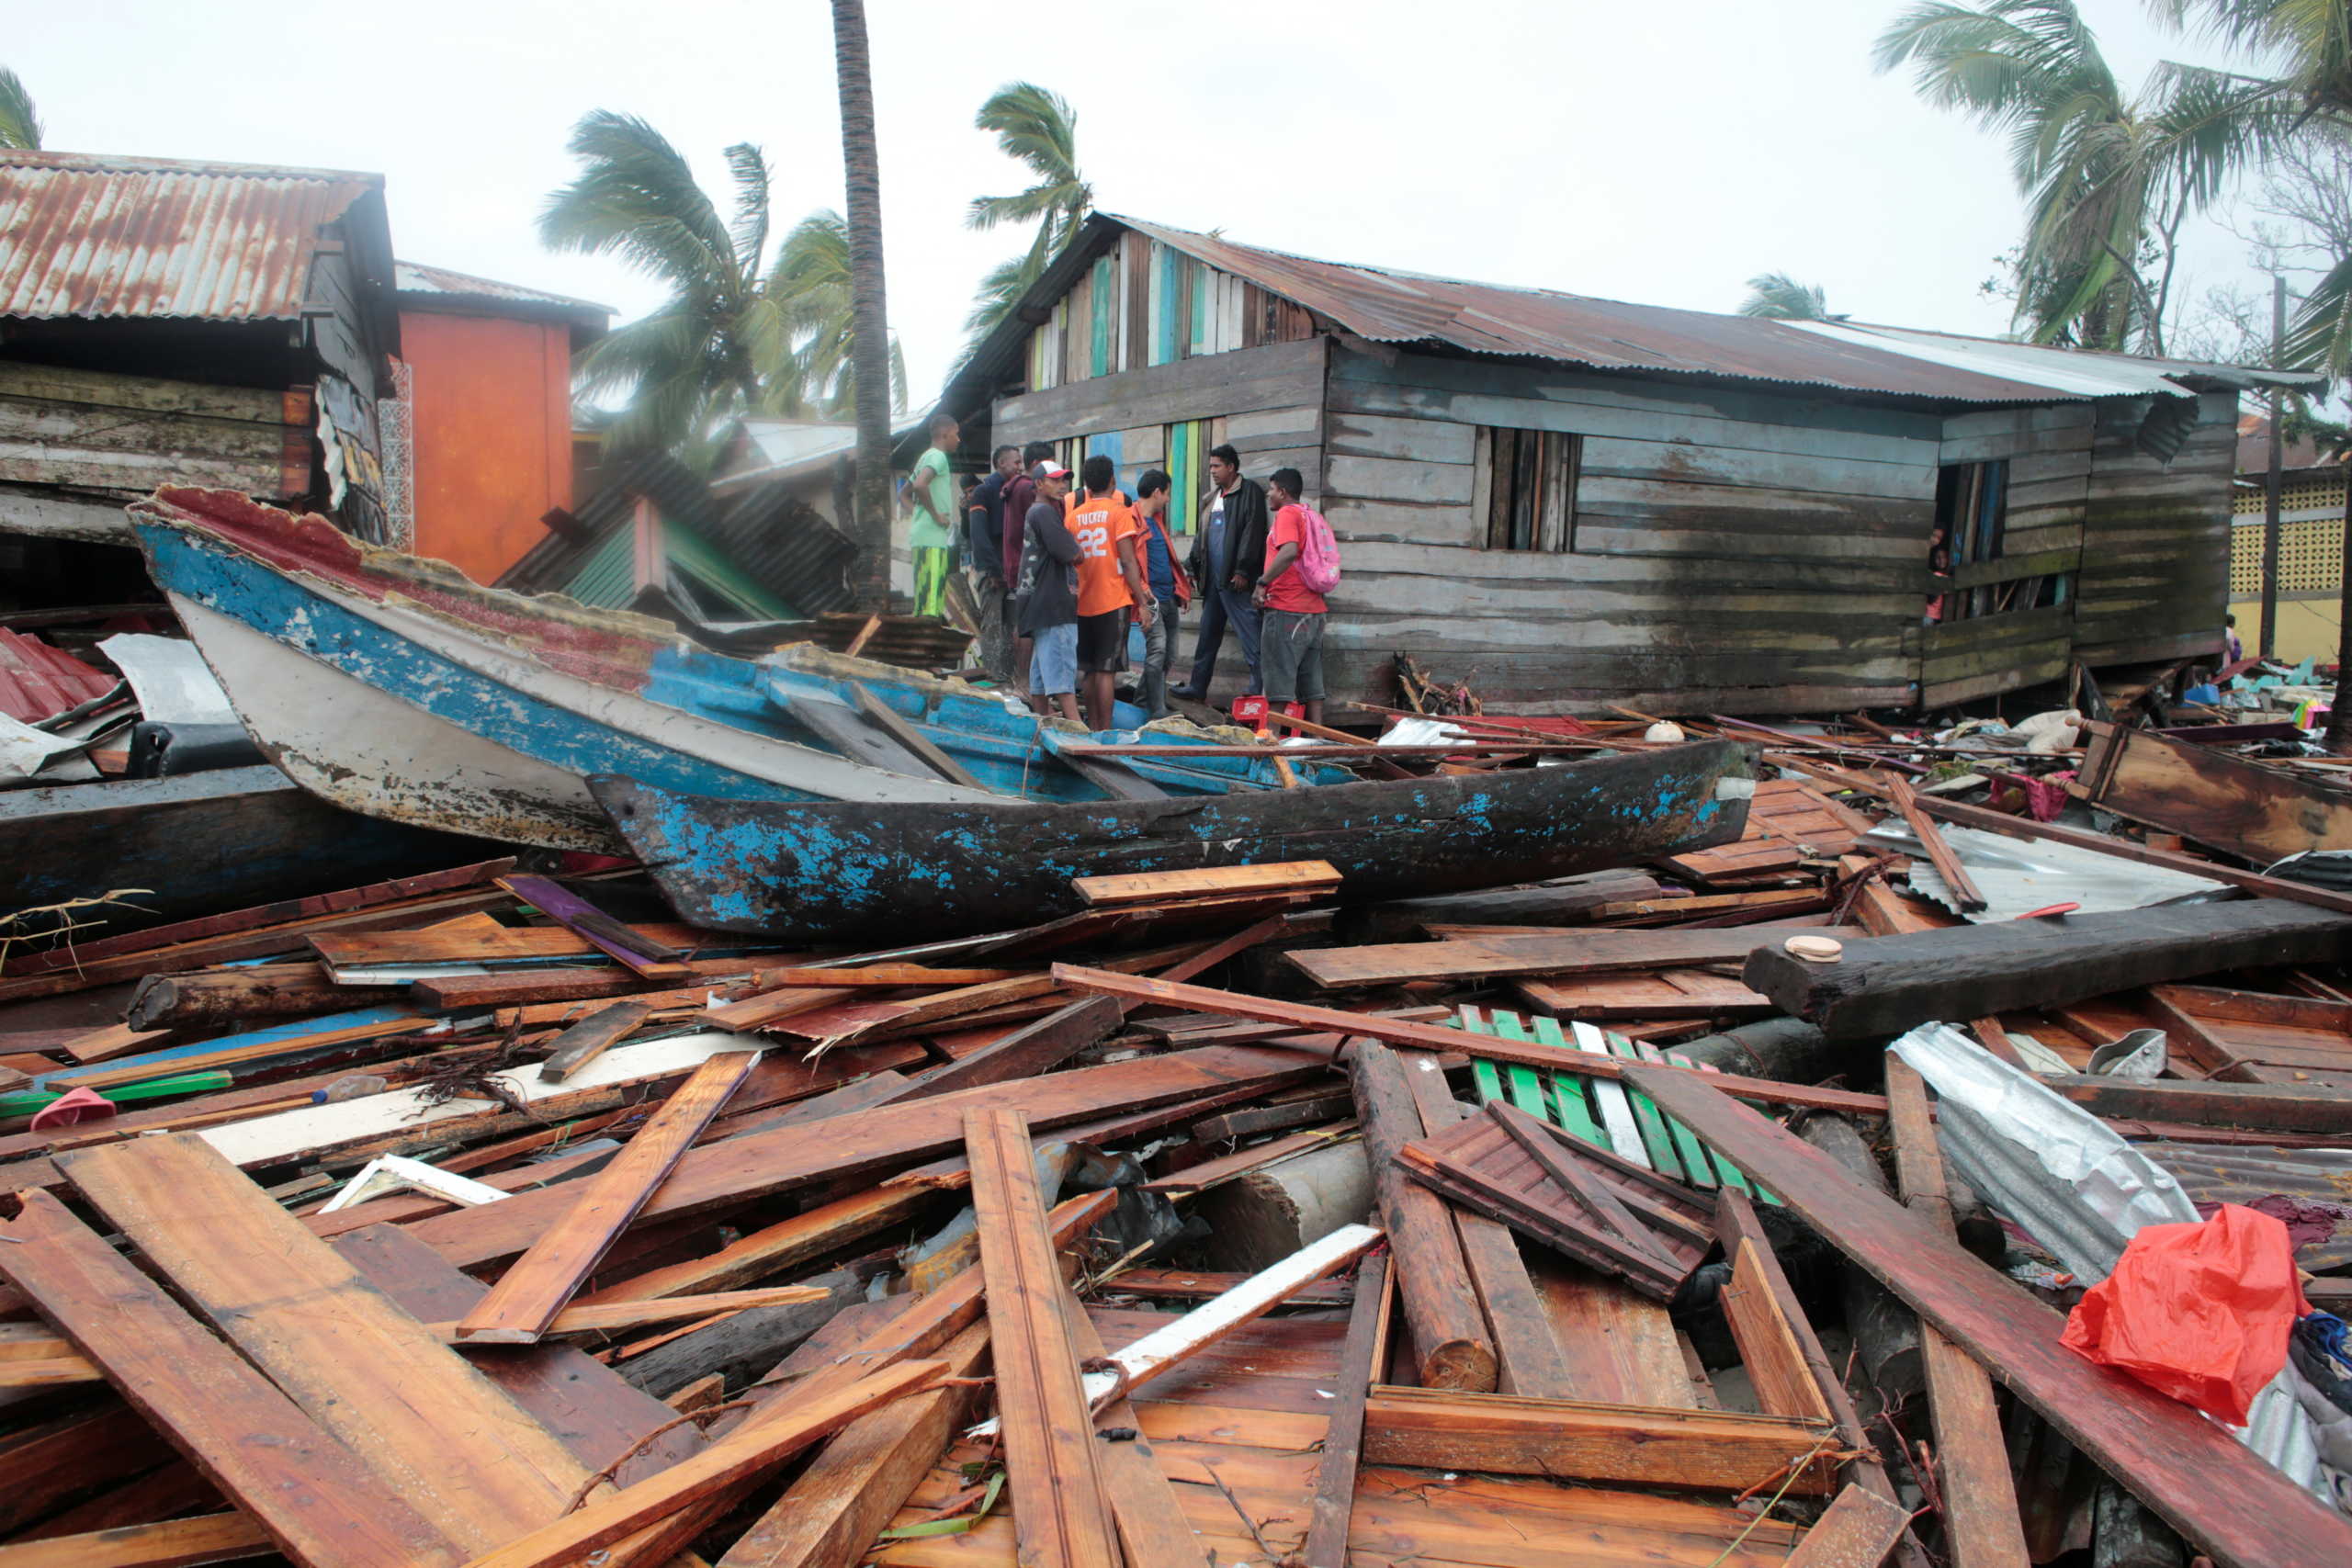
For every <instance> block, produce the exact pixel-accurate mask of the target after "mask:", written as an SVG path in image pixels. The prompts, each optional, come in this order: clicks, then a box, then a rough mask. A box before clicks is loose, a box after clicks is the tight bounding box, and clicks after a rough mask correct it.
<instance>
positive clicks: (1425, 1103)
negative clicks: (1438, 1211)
mask: <svg viewBox="0 0 2352 1568" xmlns="http://www.w3.org/2000/svg"><path fill="white" fill-rule="evenodd" d="M1397 1055H1398V1058H1399V1059H1400V1061H1401V1062H1402V1063H1403V1065H1404V1067H1405V1082H1406V1084H1407V1086H1408V1088H1409V1089H1411V1091H1412V1095H1413V1101H1414V1104H1415V1106H1416V1107H1417V1108H1418V1109H1419V1111H1420V1113H1421V1126H1422V1129H1423V1130H1424V1132H1425V1133H1442V1132H1443V1131H1445V1130H1446V1129H1447V1128H1449V1127H1452V1126H1454V1125H1456V1124H1458V1123H1459V1122H1462V1121H1464V1119H1465V1118H1467V1117H1469V1116H1471V1115H1474V1114H1475V1112H1474V1111H1471V1109H1470V1108H1469V1107H1468V1106H1466V1105H1464V1104H1463V1103H1462V1102H1461V1101H1460V1100H1456V1099H1454V1098H1453V1090H1452V1089H1449V1088H1447V1087H1446V1082H1445V1074H1444V1073H1442V1072H1441V1071H1439V1070H1438V1066H1437V1062H1436V1060H1435V1059H1434V1058H1433V1057H1431V1056H1430V1055H1427V1054H1426V1053H1424V1052H1419V1051H1413V1052H1399V1053H1397ZM1446 1208H1447V1209H1448V1210H1449V1211H1450V1212H1451V1213H1452V1217H1453V1232H1454V1235H1456V1236H1457V1237H1459V1238H1460V1240H1461V1243H1462V1261H1463V1264H1464V1267H1466V1268H1467V1269H1469V1271H1470V1283H1471V1285H1472V1286H1473V1287H1474V1288H1475V1289H1476V1291H1477V1292H1478V1310H1479V1311H1480V1312H1482V1313H1484V1314H1486V1318H1487V1334H1488V1336H1489V1337H1491V1339H1492V1341H1493V1343H1494V1347H1495V1354H1496V1356H1497V1357H1498V1358H1499V1365H1498V1368H1497V1370H1496V1373H1495V1386H1496V1387H1497V1388H1498V1389H1499V1390H1501V1391H1502V1392H1503V1393H1521V1394H1526V1395H1529V1396H1530V1397H1532V1398H1536V1399H1566V1398H1568V1397H1570V1395H1571V1393H1572V1392H1573V1390H1572V1386H1571V1374H1570V1373H1569V1371H1568V1362H1567V1358H1566V1355H1564V1354H1563V1353H1562V1351H1561V1349H1560V1342H1559V1340H1558V1338H1557V1337H1555V1335H1554V1334H1553V1332H1552V1323H1551V1319H1550V1317H1549V1316H1548V1315H1547V1314H1545V1313H1544V1303H1543V1301H1542V1299H1541V1298H1540V1297H1538V1296H1537V1295H1536V1293H1535V1281H1534V1280H1532V1279H1531V1278H1530V1277H1529V1276H1528V1272H1527V1260H1526V1259H1525V1258H1521V1256H1520V1252H1519V1239H1518V1238H1517V1237H1516V1236H1514V1235H1511V1233H1510V1227H1509V1226H1507V1225H1505V1224H1501V1223H1500V1222H1499V1221H1497V1220H1495V1219H1492V1218H1489V1217H1488V1216H1487V1215H1485V1214H1482V1213H1476V1212H1475V1211H1473V1210H1471V1209H1470V1208H1468V1207H1466V1206H1464V1205H1463V1204H1459V1203H1448V1204H1446Z"/></svg>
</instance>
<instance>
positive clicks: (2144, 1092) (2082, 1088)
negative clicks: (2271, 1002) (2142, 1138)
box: [2038, 1074, 2352, 1136]
mask: <svg viewBox="0 0 2352 1568" xmlns="http://www.w3.org/2000/svg"><path fill="white" fill-rule="evenodd" d="M2038 1081H2039V1082H2040V1083H2041V1085H2042V1086H2043V1087H2044V1088H2045V1089H2051V1090H2052V1091H2053V1092H2055V1093H2057V1094H2059V1095H2061V1096H2063V1097H2064V1098H2065V1099H2067V1100H2072V1101H2074V1102H2075V1104H2076V1105H2079V1106H2081V1107H2082V1108H2083V1109H2084V1110H2086V1111H2090V1112H2091V1113H2092V1114H2093V1115H2095V1116H2107V1117H2117V1118H2121V1119H2124V1120H2127V1121H2148V1122H2192V1123H2201V1124H2204V1125H2207V1126H2213V1127H2243V1128H2246V1129H2248V1130H2250V1131H2254V1132H2278V1133H2315V1134H2327V1135H2334V1136H2342V1135H2345V1134H2352V1089H2334V1088H2331V1087H2329V1086H2327V1085H2325V1084H2269V1083H2212V1082H2210V1081H2209V1082H2204V1083H2198V1082H2193V1081H2187V1080H2183V1079H2180V1078H2155V1079H2153V1080H2151V1081H2149V1082H2146V1083H2136V1082H2133V1081H2132V1080H2131V1079H2129V1078H2113V1077H2093V1076H2091V1075H2088V1074H2074V1075H2070V1076H2066V1077H2059V1076H2057V1075H2054V1074H2053V1075H2052V1076H2051V1077H2044V1078H2041V1079H2040V1080H2038Z"/></svg>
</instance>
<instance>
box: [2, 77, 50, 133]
mask: <svg viewBox="0 0 2352 1568" xmlns="http://www.w3.org/2000/svg"><path fill="white" fill-rule="evenodd" d="M0 149H6V150H12V151H16V152H40V116H39V115H37V114H35V113H34V112H33V96H32V95H31V94H30V93H28V92H27V91H25V84H24V82H23V80H22V79H21V78H19V77H18V76H17V73H15V72H14V71H11V70H9V69H8V68H7V67H6V66H5V65H0Z"/></svg>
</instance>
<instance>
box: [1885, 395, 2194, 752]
mask: <svg viewBox="0 0 2352 1568" xmlns="http://www.w3.org/2000/svg"><path fill="white" fill-rule="evenodd" d="M2095 418H2096V414H2095V412H2094V411H2093V409H2092V406H2091V405H2089V404H2087V403H2061V404H2057V405H2055V406H2051V407H2043V408H2022V409H1986V410H1984V411H1981V412H1974V413H1960V414H1953V415H1951V416H1950V417H1949V418H1947V419H1946V420H1945V421H1944V438H1943V442H1942V445H1941V446H1940V447H1939V452H1938V461H1939V462H1941V463H1984V462H1991V461H1993V460H1994V459H1996V458H2005V459H2007V462H2008V465H2009V480H2008V483H2009V491H2008V511H2007V522H2006V524H2005V525H2004V528H2003V532H2002V544H2001V554H2000V555H1999V557H1997V558H1995V559H1993V560H1989V561H1980V562H1975V563H1973V564H1972V565H1970V566H1967V567H1963V568H1962V569H1961V570H1960V572H1959V573H1958V575H1957V576H1956V577H1955V579H1954V581H1955V582H1957V583H1959V584H1962V585H1965V586H1966V587H1968V588H1974V587H1979V586H1984V585H1987V584H1992V583H2000V582H2009V581H2017V580H2018V579H2020V578H2027V577H2035V576H2041V575H2046V574H2049V573H2053V572H2064V571H2075V570H2078V569H2079V568H2080V566H2081V565H2082V553H2083V511H2084V501H2085V497H2086V494H2087V493H2088V491H2089V487H2090V473H2091V433H2092V422H2093V420H2094V419H2095ZM1924 568H1925V563H1924V562H1923V563H1922V570H1923V574H1924ZM1954 596H1955V597H1957V593H1955V595H1954ZM2074 615H2075V611H2074V605H2073V604H2072V603H2071V602H2068V603H2064V604H2047V605H2043V606H2042V607H2041V608H2039V609H2027V610H2013V611H2010V612H2009V613H2007V614H2006V615H1987V616H1983V617H1980V618H1978V619H1974V620H1951V619H1947V620H1945V621H1944V622H1943V623H1942V624H1940V625H1938V626H1929V627H1928V628H1927V630H1926V633H1925V635H1924V636H1923V637H1922V639H1921V641H1922V646H1921V649H1920V664H1919V681H1920V701H1921V702H1922V703H1924V704H1925V705H1928V706H1929V707H1939V706H1942V705H1947V704H1951V703H1959V702H1966V701H1968V700H1970V699H1971V698H1974V697H1981V696H1987V695H1990V694H1993V693H1995V692H2013V691H2016V690H2017V689H2018V688H2019V687H2021V686H2028V685H2031V684H2034V683H2035V682H2041V681H2054V680H2056V679H2057V678H2058V677H2060V676H2061V675H2064V673H2065V672H2066V670H2067V668H2068V663H2069V660H2071V659H2072V657H2073V647H2074ZM2217 624H2218V622H2217Z"/></svg>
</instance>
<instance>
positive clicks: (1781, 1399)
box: [1723, 1236, 1830, 1421]
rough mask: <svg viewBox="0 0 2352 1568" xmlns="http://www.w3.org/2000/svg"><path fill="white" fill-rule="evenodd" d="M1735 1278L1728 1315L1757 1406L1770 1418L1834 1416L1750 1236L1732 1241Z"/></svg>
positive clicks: (1728, 1292) (1727, 1291)
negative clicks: (1753, 1388) (1806, 1362)
mask: <svg viewBox="0 0 2352 1568" xmlns="http://www.w3.org/2000/svg"><path fill="white" fill-rule="evenodd" d="M1726 1246H1727V1247H1729V1250H1730V1252H1731V1255H1732V1269H1731V1281H1730V1283H1728V1284H1726V1285H1725V1286H1724V1292H1723V1303H1724V1318H1725V1319H1726V1320H1728V1321H1729V1323H1730V1324H1731V1332H1732V1337H1733V1338H1734V1339H1736V1340H1737V1341H1738V1342H1739V1359H1740V1361H1741V1363H1742V1364H1743V1365H1745V1366H1746V1367H1747V1377H1748V1382H1750V1383H1752V1384H1753V1385H1754V1386H1755V1389H1756V1404H1757V1408H1758V1409H1759V1410H1761V1411H1763V1412H1764V1414H1765V1415H1767V1416H1803V1417H1804V1418H1805V1419H1806V1420H1810V1421H1826V1420H1828V1419H1829V1418H1830V1412H1829V1401H1828V1400H1827V1398H1826V1397H1825V1396H1824V1394H1823V1393H1822V1391H1821V1385H1820V1384H1819V1383H1818V1382H1815V1379H1814V1375H1813V1369H1812V1368H1811V1367H1809V1366H1807V1365H1806V1364H1805V1359H1804V1350H1803V1348H1800V1347H1799V1345H1798V1344H1797V1338H1796V1333H1795V1331H1794V1329H1792V1327H1791V1326H1790V1324H1789V1319H1788V1314H1786V1313H1785V1312H1783V1311H1782V1310H1781V1303H1780V1298H1779V1297H1778V1296H1776V1295H1775V1294H1774V1293H1773V1292H1772V1286H1771V1281H1770V1280H1768V1279H1767V1278H1766V1277H1765V1274H1764V1265H1763V1262H1762V1260H1761V1259H1760V1258H1758V1255H1757V1251H1756V1244H1755V1243H1754V1242H1753V1241H1750V1240H1749V1239H1747V1237H1746V1236H1742V1237H1740V1238H1739V1239H1738V1240H1737V1241H1736V1242H1734V1243H1727V1244H1726Z"/></svg>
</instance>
